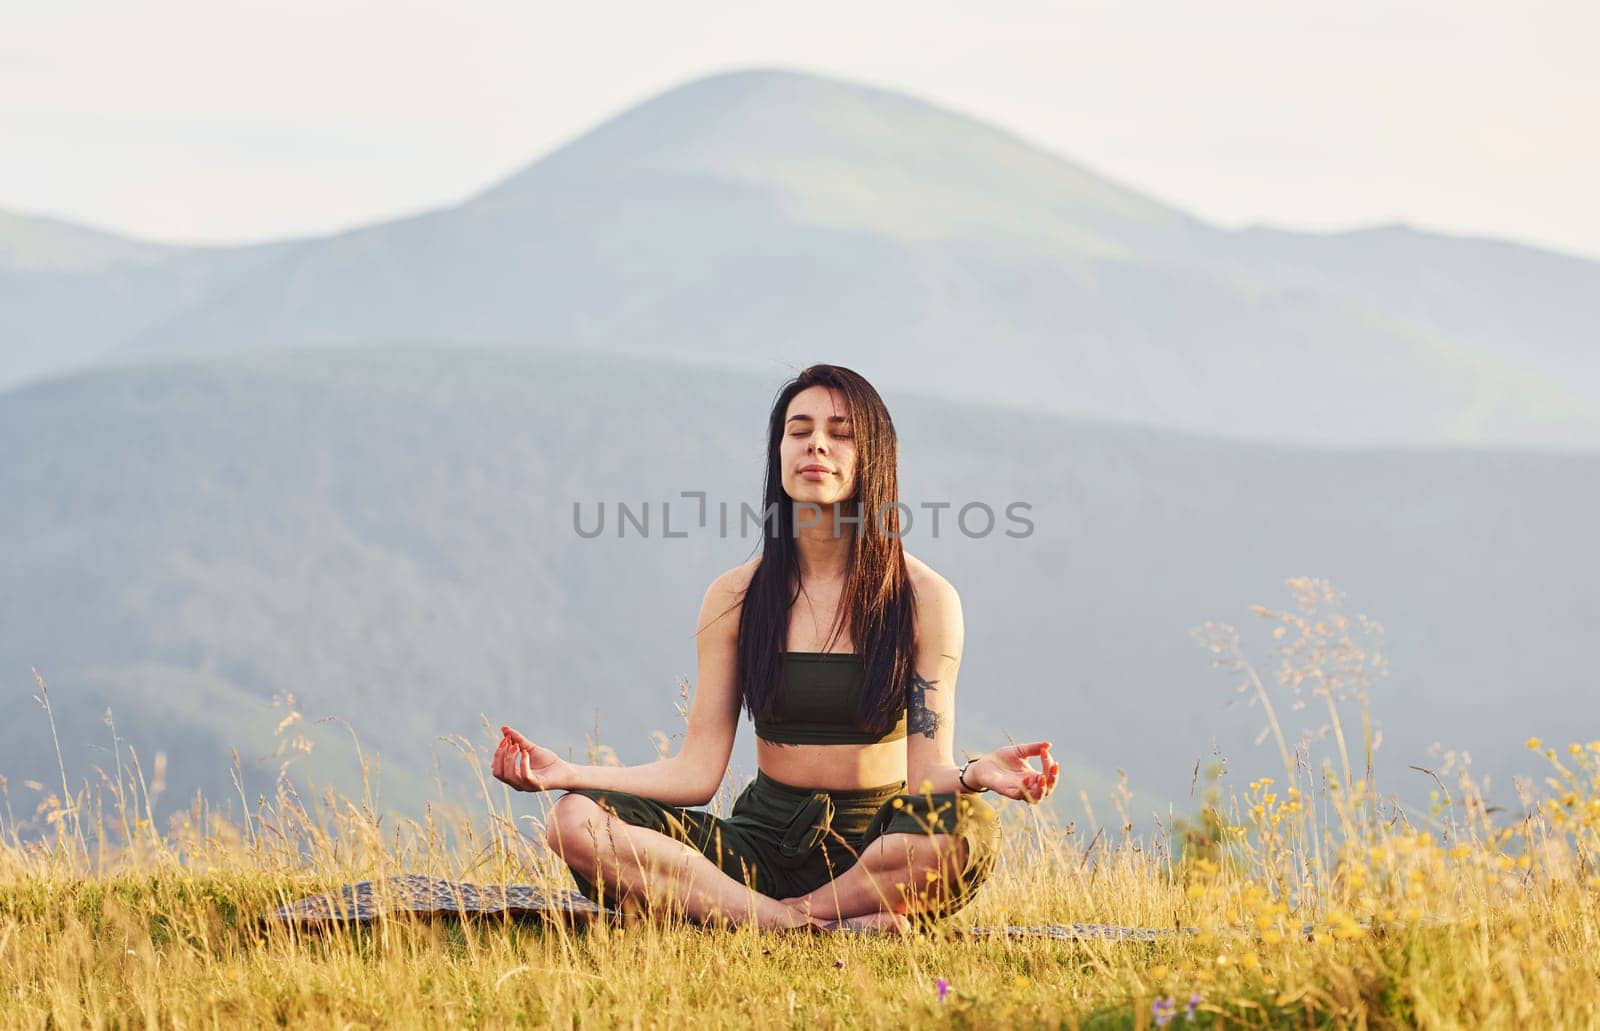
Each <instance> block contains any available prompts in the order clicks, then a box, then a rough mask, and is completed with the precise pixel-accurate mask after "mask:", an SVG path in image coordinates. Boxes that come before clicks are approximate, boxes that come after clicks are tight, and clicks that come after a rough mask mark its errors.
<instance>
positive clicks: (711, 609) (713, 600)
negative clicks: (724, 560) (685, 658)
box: [697, 555, 761, 637]
mask: <svg viewBox="0 0 1600 1031" xmlns="http://www.w3.org/2000/svg"><path fill="white" fill-rule="evenodd" d="M760 564H761V556H760V555H757V556H755V557H754V558H752V559H750V560H749V561H748V562H741V563H740V564H739V565H737V566H734V567H733V568H732V569H727V570H724V571H723V572H721V573H719V574H717V578H716V579H715V580H712V581H711V586H710V587H708V588H706V596H705V601H704V602H703V603H702V605H701V607H700V625H699V629H698V631H697V632H698V633H700V634H706V633H708V632H709V633H711V634H713V635H717V636H723V635H726V636H728V637H736V636H737V635H738V632H739V612H740V610H741V609H742V608H743V607H744V595H745V591H747V590H749V588H750V578H751V577H752V576H754V575H755V571H756V566H758V565H760Z"/></svg>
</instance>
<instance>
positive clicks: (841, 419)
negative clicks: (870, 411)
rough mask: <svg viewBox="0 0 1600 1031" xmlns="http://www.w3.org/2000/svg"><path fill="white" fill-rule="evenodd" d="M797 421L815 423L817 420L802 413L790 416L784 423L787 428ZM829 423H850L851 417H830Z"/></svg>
mask: <svg viewBox="0 0 1600 1031" xmlns="http://www.w3.org/2000/svg"><path fill="white" fill-rule="evenodd" d="M796 419H804V420H805V421H806V422H814V421H815V420H813V419H812V418H811V416H809V415H806V414H804V413H802V414H800V415H791V416H789V418H787V419H785V420H784V421H783V424H784V425H785V426H787V425H789V423H791V422H794V421H795V420H796ZM828 421H829V422H849V421H850V417H849V416H848V415H830V416H828Z"/></svg>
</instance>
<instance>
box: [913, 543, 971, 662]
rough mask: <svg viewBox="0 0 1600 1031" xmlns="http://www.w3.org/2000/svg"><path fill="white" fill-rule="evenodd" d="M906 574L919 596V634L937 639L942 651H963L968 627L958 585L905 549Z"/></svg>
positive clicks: (917, 607) (917, 613)
mask: <svg viewBox="0 0 1600 1031" xmlns="http://www.w3.org/2000/svg"><path fill="white" fill-rule="evenodd" d="M906 574H907V576H908V577H909V578H910V580H911V591H912V594H913V595H914V596H915V598H916V621H917V636H918V638H920V639H921V640H923V641H927V642H932V641H938V642H940V644H939V648H940V651H941V652H949V653H951V654H954V655H960V653H961V640H962V637H963V636H964V634H965V630H964V628H963V625H962V618H961V595H960V594H959V593H958V592H957V591H956V588H955V585H954V584H952V583H951V582H950V581H949V580H946V579H945V578H944V577H943V576H941V575H939V573H938V572H937V571H936V570H935V569H934V568H933V567H932V566H930V565H928V564H927V563H926V562H923V561H922V560H921V559H918V558H915V557H913V556H912V555H911V554H910V552H907V553H906Z"/></svg>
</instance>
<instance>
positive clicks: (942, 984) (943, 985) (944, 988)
mask: <svg viewBox="0 0 1600 1031" xmlns="http://www.w3.org/2000/svg"><path fill="white" fill-rule="evenodd" d="M933 985H934V987H935V988H937V989H939V1001H940V1002H943V1001H944V997H945V996H946V995H949V994H950V982H949V981H946V980H945V979H944V978H942V977H941V978H939V980H937V981H935V982H933Z"/></svg>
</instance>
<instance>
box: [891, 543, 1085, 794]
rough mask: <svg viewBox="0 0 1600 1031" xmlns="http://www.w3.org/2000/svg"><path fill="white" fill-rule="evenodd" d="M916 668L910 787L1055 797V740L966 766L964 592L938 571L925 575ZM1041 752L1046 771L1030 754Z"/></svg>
mask: <svg viewBox="0 0 1600 1031" xmlns="http://www.w3.org/2000/svg"><path fill="white" fill-rule="evenodd" d="M918 579H919V582H917V583H916V590H917V650H916V671H915V673H914V674H913V676H912V680H911V687H910V689H909V691H908V693H907V697H906V774H907V776H906V790H908V791H911V792H914V793H918V794H920V793H922V792H924V791H929V792H932V793H933V794H944V793H954V792H962V791H969V790H970V791H995V792H998V793H999V794H1002V795H1005V796H1006V797H1008V798H1024V799H1027V800H1028V801H1031V802H1034V801H1038V800H1039V799H1042V798H1043V797H1044V796H1045V795H1048V794H1049V793H1050V792H1051V791H1052V790H1053V789H1054V788H1055V784H1056V778H1057V777H1058V776H1059V775H1060V773H1061V765H1060V764H1059V763H1057V762H1055V761H1054V760H1052V759H1051V758H1050V743H1049V742H1047V741H1034V742H1031V743H1028V744H1020V745H1007V746H1005V747H1004V748H1000V749H997V750H996V751H994V752H991V753H989V754H988V755H985V756H984V757H982V758H981V759H976V760H974V761H973V763H972V764H971V765H970V766H968V767H967V772H966V777H965V780H966V786H965V787H963V786H962V783H961V781H962V779H963V778H962V777H961V767H960V766H958V765H957V764H956V762H955V760H954V758H953V750H954V746H955V711H956V706H955V702H956V672H957V670H958V669H959V668H960V666H961V649H962V647H963V644H964V639H965V636H966V629H965V625H964V623H963V622H962V618H961V596H960V595H959V594H957V593H956V589H955V588H954V587H953V586H951V584H950V582H949V581H948V580H946V579H944V578H943V577H941V576H938V575H937V574H935V573H933V572H932V571H931V570H929V571H927V572H925V573H924V574H923V575H922V576H921V577H919V578H918ZM1032 756H1038V757H1039V761H1040V764H1041V766H1042V767H1043V769H1042V770H1035V769H1034V768H1033V767H1032V766H1030V765H1029V763H1028V759H1029V758H1030V757H1032Z"/></svg>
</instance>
